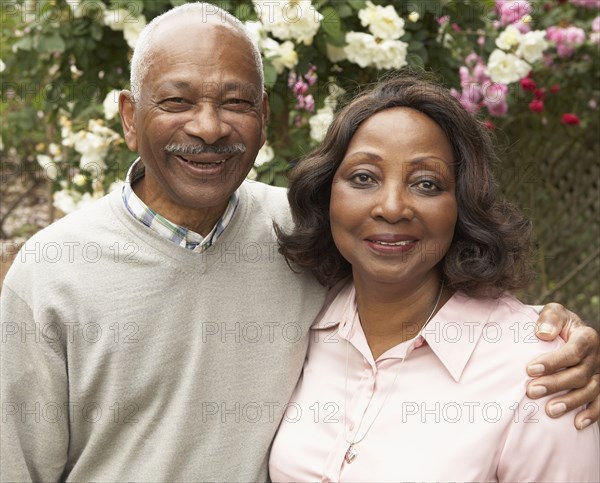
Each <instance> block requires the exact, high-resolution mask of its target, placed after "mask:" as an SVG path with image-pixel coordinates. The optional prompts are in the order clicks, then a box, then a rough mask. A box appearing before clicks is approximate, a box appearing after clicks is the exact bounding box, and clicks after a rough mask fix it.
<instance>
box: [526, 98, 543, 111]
mask: <svg viewBox="0 0 600 483" xmlns="http://www.w3.org/2000/svg"><path fill="white" fill-rule="evenodd" d="M529 109H531V110H532V111H533V112H542V111H543V110H544V101H542V100H540V99H534V100H533V101H531V102H530V103H529Z"/></svg>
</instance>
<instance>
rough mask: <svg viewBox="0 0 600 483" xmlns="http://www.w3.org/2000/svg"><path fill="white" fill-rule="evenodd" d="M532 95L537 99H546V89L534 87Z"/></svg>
mask: <svg viewBox="0 0 600 483" xmlns="http://www.w3.org/2000/svg"><path fill="white" fill-rule="evenodd" d="M533 97H535V98H536V99H539V100H540V101H545V100H546V89H535V90H534V91H533Z"/></svg>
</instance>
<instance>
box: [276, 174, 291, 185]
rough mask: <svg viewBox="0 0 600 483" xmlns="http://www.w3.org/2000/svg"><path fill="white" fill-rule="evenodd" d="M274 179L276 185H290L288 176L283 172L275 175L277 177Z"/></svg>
mask: <svg viewBox="0 0 600 483" xmlns="http://www.w3.org/2000/svg"><path fill="white" fill-rule="evenodd" d="M273 181H274V183H273V184H274V185H275V186H283V187H286V186H287V185H288V179H287V176H285V175H283V174H276V175H275V179H274V180H273Z"/></svg>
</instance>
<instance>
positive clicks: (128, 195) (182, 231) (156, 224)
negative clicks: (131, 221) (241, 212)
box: [122, 158, 239, 251]
mask: <svg viewBox="0 0 600 483" xmlns="http://www.w3.org/2000/svg"><path fill="white" fill-rule="evenodd" d="M144 174H145V170H144V164H143V163H142V162H141V159H140V158H137V159H136V160H135V161H134V163H133V164H132V165H131V167H130V168H129V171H128V172H127V176H126V178H125V184H124V185H123V191H122V199H123V203H124V205H125V208H126V209H127V211H128V212H129V213H130V214H131V215H132V216H133V217H134V218H135V219H136V220H138V221H139V222H140V223H142V224H144V225H146V226H147V227H148V228H150V229H151V230H153V231H154V232H156V233H158V234H159V235H160V236H162V237H163V238H166V239H167V240H169V241H171V242H173V243H175V244H176V245H179V246H181V247H184V248H188V249H192V250H195V251H204V250H206V249H207V248H209V247H210V246H212V245H213V244H214V243H216V241H217V240H218V238H219V237H220V236H221V234H222V233H223V232H224V231H225V229H226V228H227V226H228V225H229V223H230V221H231V219H232V218H233V215H234V213H235V210H236V208H237V206H238V204H239V193H238V192H237V191H236V192H235V193H233V194H232V195H231V197H230V198H229V203H228V204H227V208H226V209H225V212H224V213H223V216H222V217H221V218H220V219H219V220H218V221H217V223H216V224H215V226H214V227H213V229H212V230H211V231H210V233H209V234H208V235H207V236H206V237H203V236H202V235H200V234H199V233H196V232H194V231H192V230H189V229H188V228H185V227H183V226H181V225H177V224H176V223H173V222H171V221H169V220H167V219H166V218H164V217H163V216H161V215H159V214H158V213H157V212H156V211H154V210H153V209H152V208H150V207H149V206H148V205H146V203H144V202H143V201H142V200H141V199H140V198H139V197H138V196H137V195H136V194H135V192H134V191H133V188H132V185H133V183H134V182H136V181H137V180H139V179H140V178H142V177H143V176H144Z"/></svg>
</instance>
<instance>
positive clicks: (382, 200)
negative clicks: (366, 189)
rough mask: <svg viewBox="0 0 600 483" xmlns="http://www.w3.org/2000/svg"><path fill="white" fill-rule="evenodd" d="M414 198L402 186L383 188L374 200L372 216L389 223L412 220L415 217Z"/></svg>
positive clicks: (394, 185)
mask: <svg viewBox="0 0 600 483" xmlns="http://www.w3.org/2000/svg"><path fill="white" fill-rule="evenodd" d="M413 201H414V200H413V197H412V196H411V194H410V193H409V192H408V191H407V190H406V189H405V188H404V187H402V186H398V185H396V184H393V185H389V186H383V187H382V188H381V189H379V192H378V193H377V196H376V198H375V199H374V203H373V208H372V210H371V216H372V217H373V218H376V219H382V220H385V221H387V222H388V223H398V222H399V221H402V220H406V221H409V220H412V219H413V218H414V216H415V212H414V207H413Z"/></svg>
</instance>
